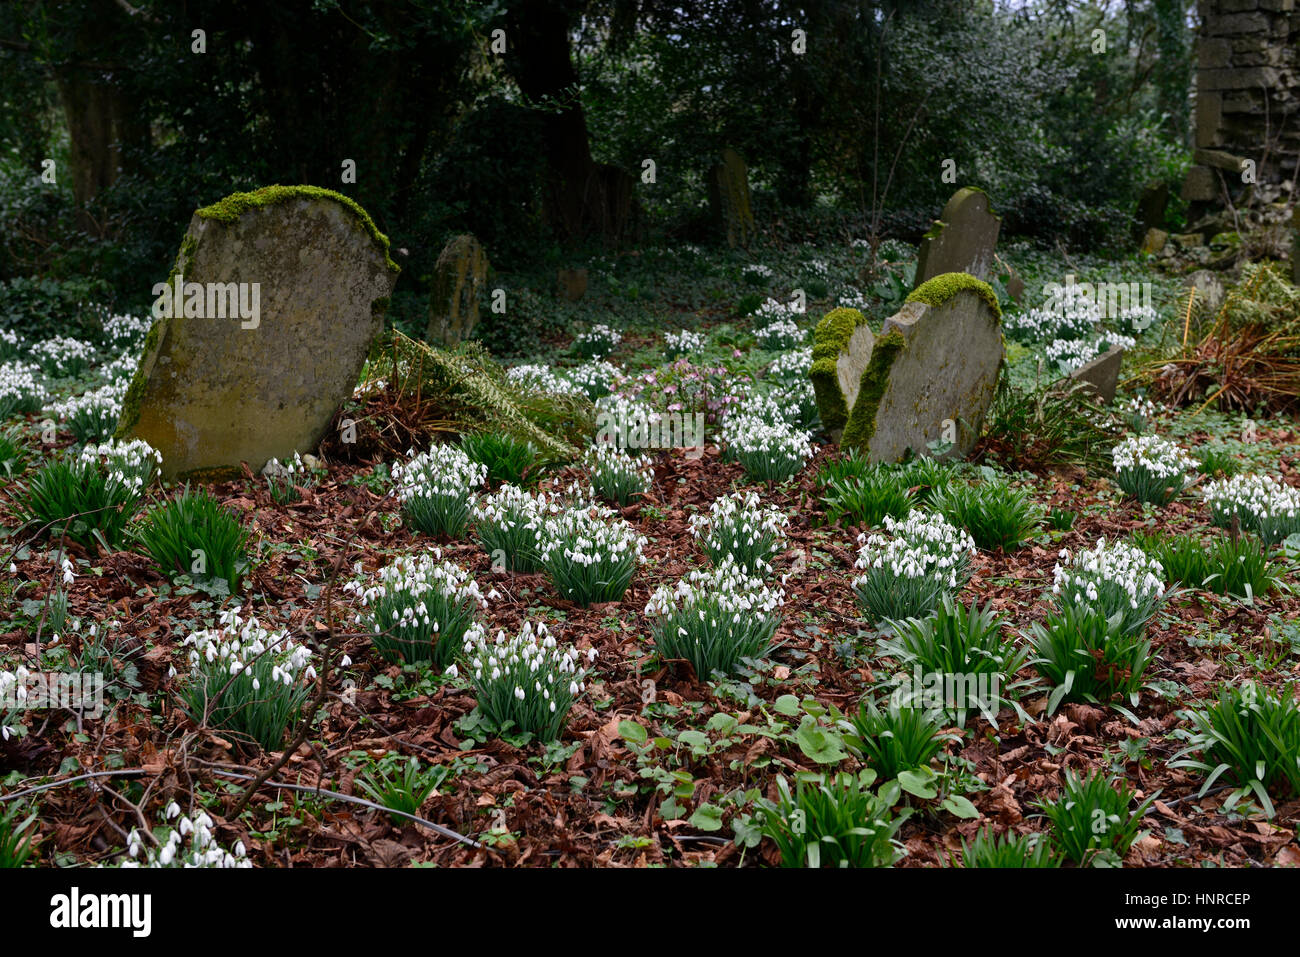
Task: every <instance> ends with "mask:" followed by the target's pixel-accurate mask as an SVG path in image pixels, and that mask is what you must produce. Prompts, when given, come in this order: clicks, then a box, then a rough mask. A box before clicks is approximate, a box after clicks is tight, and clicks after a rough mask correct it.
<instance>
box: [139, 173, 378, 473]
mask: <svg viewBox="0 0 1300 957" xmlns="http://www.w3.org/2000/svg"><path fill="white" fill-rule="evenodd" d="M397 273H398V267H397V265H396V264H395V263H394V262H393V261H392V259H390V258H389V256H388V239H387V238H386V237H385V236H384V235H383V234H382V233H380V232H379V231H378V230H377V229H376V228H375V225H374V223H373V222H372V221H371V219H370V217H369V216H367V215H366V213H365V210H363V209H362V208H361V207H360V206H358V205H357V204H356V203H355V202H353V201H352V200H351V199H349V198H348V197H346V196H342V195H340V194H338V193H334V192H331V191H330V190H326V189H321V188H319V187H315V186H269V187H266V188H264V189H260V190H257V191H255V192H252V193H235V194H234V195H232V196H228V197H226V198H225V199H223V200H221V201H220V202H218V203H215V204H213V205H212V206H207V207H204V208H203V209H200V210H197V211H196V212H195V213H194V216H193V217H192V218H191V220H190V225H189V229H188V230H187V231H186V233H185V238H184V240H183V241H182V242H181V249H180V253H179V254H178V255H177V257H176V263H175V268H174V271H173V274H172V276H171V277H169V280H168V285H170V286H174V285H175V284H176V283H177V282H180V281H181V280H182V277H183V287H182V288H183V292H184V295H183V298H184V300H185V308H184V309H183V310H174V312H173V314H172V315H169V316H165V317H164V318H159V319H157V320H156V321H155V322H154V324H153V327H152V328H151V329H150V331H149V335H148V338H147V339H146V340H145V344H144V350H143V355H142V356H141V358H140V364H139V367H138V368H137V370H136V373H135V376H134V378H133V379H132V381H131V385H130V387H129V388H128V389H127V394H126V399H125V401H124V402H123V404H122V416H121V419H120V420H119V422H118V429H117V437H118V438H141V439H144V440H146V441H147V442H148V443H149V444H150V445H152V446H153V447H154V448H156V449H157V450H158V451H159V452H160V453H162V460H163V461H162V473H163V476H164V477H165V478H168V479H173V478H176V477H178V476H187V475H194V476H196V477H202V476H205V475H228V474H235V473H237V471H238V469H239V465H240V463H241V462H247V463H248V464H249V466H251V468H252V469H253V472H254V473H255V474H256V473H257V472H260V471H261V469H262V468H263V466H264V465H265V464H266V462H267V461H268V460H269V459H272V458H276V459H280V460H281V461H284V460H285V459H288V458H292V456H293V453H294V452H295V451H297V452H306V451H308V450H310V449H314V448H316V446H317V445H318V443H319V442H320V440H321V438H322V437H323V436H324V434H325V431H326V430H327V429H328V428H329V425H330V421H331V419H333V417H334V413H335V412H336V411H337V410H338V407H339V405H340V404H341V403H342V402H343V401H344V400H346V399H347V398H348V397H349V396H351V395H352V390H353V387H354V386H355V385H356V383H357V378H358V377H359V376H360V374H361V368H362V366H363V365H364V363H365V361H366V356H367V355H368V354H369V351H370V345H371V342H372V341H373V340H374V338H375V336H376V335H378V334H379V332H380V331H381V330H382V329H383V324H384V308H385V307H386V305H387V303H388V299H389V297H390V296H391V295H392V292H393V286H394V285H395V284H396V282H397ZM231 293H234V296H235V300H232V299H231ZM236 300H237V301H238V302H239V303H240V305H241V308H240V310H239V313H240V314H239V315H236V316H234V317H231V312H232V310H231V308H230V305H231V303H232V302H233V301H236ZM253 302H255V303H257V309H256V310H255V311H256V315H255V316H253V317H247V316H245V315H244V311H245V310H244V309H243V308H242V304H243V303H253ZM222 306H224V308H222ZM155 307H159V303H158V302H156V303H155ZM161 308H162V311H166V307H161ZM223 316H224V318H223Z"/></svg>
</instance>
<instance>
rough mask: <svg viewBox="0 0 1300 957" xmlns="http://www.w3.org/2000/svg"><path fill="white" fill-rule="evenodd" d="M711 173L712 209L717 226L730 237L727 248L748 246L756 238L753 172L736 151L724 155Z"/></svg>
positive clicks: (710, 193) (725, 151)
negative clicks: (751, 192)
mask: <svg viewBox="0 0 1300 957" xmlns="http://www.w3.org/2000/svg"><path fill="white" fill-rule="evenodd" d="M719 159H720V162H718V163H717V164H716V165H714V167H713V168H712V169H711V170H709V206H710V207H711V209H712V210H713V219H714V222H715V223H717V224H718V225H719V228H720V229H721V230H722V232H723V233H724V234H725V235H726V237H727V245H728V246H731V247H732V248H735V247H736V246H748V245H749V241H750V239H752V238H753V235H754V212H753V209H752V208H751V207H750V202H749V168H748V167H747V166H745V161H744V160H743V159H741V158H740V154H739V153H737V152H736V151H735V150H733V149H730V148H728V149H725V150H723V151H722V154H721V156H720V157H719Z"/></svg>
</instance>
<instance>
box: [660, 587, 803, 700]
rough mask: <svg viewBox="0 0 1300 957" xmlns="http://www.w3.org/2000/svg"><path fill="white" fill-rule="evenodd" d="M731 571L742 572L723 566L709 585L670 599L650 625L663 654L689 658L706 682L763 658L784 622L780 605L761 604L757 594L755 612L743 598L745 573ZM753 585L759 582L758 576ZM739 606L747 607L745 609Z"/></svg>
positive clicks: (733, 672)
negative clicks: (740, 596) (740, 594)
mask: <svg viewBox="0 0 1300 957" xmlns="http://www.w3.org/2000/svg"><path fill="white" fill-rule="evenodd" d="M728 569H731V570H732V571H738V569H736V568H735V566H734V565H730V564H729V563H724V564H723V565H721V566H719V567H718V569H717V571H716V572H715V573H713V574H712V575H710V577H709V578H708V579H706V581H707V587H705V588H701V589H698V590H695V591H693V592H692V593H691V595H690V597H682V598H680V600H679V601H677V602H673V603H671V604H669V603H667V602H666V603H665V605H666V607H664V608H663V610H662V613H661V614H660V615H659V616H657V617H656V618H654V619H653V620H652V621H651V625H650V631H651V634H652V636H653V638H654V645H655V650H656V651H657V652H658V653H659V656H660V658H662V659H664V660H665V661H670V660H674V659H682V660H685V661H689V662H690V663H691V667H693V668H694V669H695V674H696V675H697V676H698V677H699V679H700V680H701V681H706V680H708V679H710V678H712V677H713V675H714V674H715V673H720V674H723V675H730V674H735V673H736V671H737V670H738V669H739V667H740V665H741V664H742V663H744V662H746V661H754V660H757V659H758V658H761V657H763V655H765V654H766V653H767V652H768V650H769V649H770V648H771V645H772V636H773V635H775V634H776V629H777V626H778V625H779V624H780V623H781V616H780V614H779V613H778V612H777V611H776V610H775V608H769V607H759V601H758V600H757V598H755V599H754V601H753V603H754V605H755V607H753V608H752V610H751V609H749V608H746V607H743V605H741V603H740V602H738V595H737V594H736V590H738V589H739V588H740V587H741V586H740V584H739V581H740V576H739V575H737V576H736V577H734V578H733V577H729V575H728V574H727V570H728ZM751 584H753V585H757V584H759V583H758V581H757V580H753V581H752V582H751ZM755 594H756V593H755V592H753V591H752V590H751V591H750V595H755ZM656 597H658V596H656ZM746 597H749V596H748V595H747V596H746ZM744 604H745V605H747V604H749V602H744ZM738 607H739V608H741V609H742V610H740V611H739V612H738V611H737V609H738Z"/></svg>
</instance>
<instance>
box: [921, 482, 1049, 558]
mask: <svg viewBox="0 0 1300 957" xmlns="http://www.w3.org/2000/svg"><path fill="white" fill-rule="evenodd" d="M930 505H931V507H932V508H933V509H934V510H935V511H936V512H939V513H940V514H942V515H943V517H944V518H946V519H948V521H950V522H952V523H953V524H954V525H956V526H958V527H960V528H964V529H966V531H968V532H969V533H970V537H971V538H973V539H974V540H975V544H976V545H978V546H979V547H980V548H983V549H985V550H987V551H992V550H993V549H995V548H996V549H1000V550H1001V551H1004V552H1009V551H1012V550H1013V549H1015V548H1016V547H1017V546H1019V545H1020V544H1022V543H1023V542H1024V541H1026V540H1027V539H1028V538H1029V536H1030V535H1032V534H1033V533H1034V531H1035V530H1036V529H1037V528H1038V523H1039V521H1040V516H1039V513H1038V508H1037V507H1036V506H1035V505H1034V504H1033V502H1032V501H1031V500H1030V498H1029V493H1028V492H1027V491H1025V490H1024V489H1013V488H1010V487H1009V486H1007V485H1004V484H1002V483H1001V482H985V483H983V484H981V485H964V484H961V483H952V484H950V485H948V486H947V488H945V489H944V490H943V491H941V492H938V493H936V494H935V495H934V496H933V497H932V498H931V502H930Z"/></svg>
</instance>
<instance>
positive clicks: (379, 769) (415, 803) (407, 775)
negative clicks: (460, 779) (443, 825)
mask: <svg viewBox="0 0 1300 957" xmlns="http://www.w3.org/2000/svg"><path fill="white" fill-rule="evenodd" d="M450 774H451V769H450V768H449V767H447V766H446V765H445V764H433V765H430V766H429V767H427V768H421V767H420V761H419V759H418V758H408V759H406V760H405V761H403V760H402V759H401V758H400V757H398V756H397V755H385V756H384V757H383V758H381V759H380V760H379V761H377V762H375V764H374V765H373V766H372V767H370V768H369V769H368V770H367V771H366V772H365V773H364V774H362V775H361V776H360V777H358V778H357V779H356V786H357V787H359V788H361V790H362V791H364V792H365V793H366V794H367V795H368V796H369V797H370V799H371V800H372V801H374V802H375V803H376V804H382V805H383V806H384V807H386V808H388V809H389V810H390V811H401V812H403V813H405V814H410V815H413V816H415V815H419V813H420V808H421V807H423V806H424V802H425V801H427V800H429V796H430V795H431V794H433V792H434V791H436V790H437V789H438V787H439V786H440V785H441V784H442V783H443V782H444V781H446V780H447V778H448V776H449V775H450ZM392 821H393V824H394V825H395V826H397V827H401V826H403V825H405V824H406V823H407V819H406V818H403V817H401V816H399V815H396V814H394V815H392Z"/></svg>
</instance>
